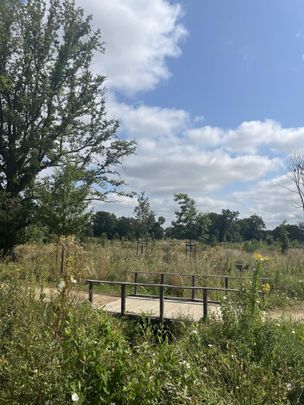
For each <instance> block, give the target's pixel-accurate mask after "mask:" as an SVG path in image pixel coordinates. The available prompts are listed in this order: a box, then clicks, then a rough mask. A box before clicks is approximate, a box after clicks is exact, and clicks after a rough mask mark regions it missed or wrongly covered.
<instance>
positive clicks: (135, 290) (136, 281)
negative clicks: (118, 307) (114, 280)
mask: <svg viewBox="0 0 304 405" xmlns="http://www.w3.org/2000/svg"><path fill="white" fill-rule="evenodd" d="M134 283H138V273H137V271H136V272H135V273H134ZM134 295H137V285H135V286H134Z"/></svg>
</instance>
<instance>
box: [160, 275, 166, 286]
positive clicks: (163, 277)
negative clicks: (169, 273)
mask: <svg viewBox="0 0 304 405" xmlns="http://www.w3.org/2000/svg"><path fill="white" fill-rule="evenodd" d="M160 284H165V274H164V273H160Z"/></svg>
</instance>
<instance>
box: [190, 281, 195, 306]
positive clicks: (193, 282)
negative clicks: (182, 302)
mask: <svg viewBox="0 0 304 405" xmlns="http://www.w3.org/2000/svg"><path fill="white" fill-rule="evenodd" d="M191 278H192V287H195V275H192V276H191ZM194 300H195V288H192V301H194Z"/></svg>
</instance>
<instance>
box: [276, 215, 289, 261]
mask: <svg viewBox="0 0 304 405" xmlns="http://www.w3.org/2000/svg"><path fill="white" fill-rule="evenodd" d="M278 234H279V235H278V236H279V242H280V247H281V252H282V254H285V253H287V251H288V248H289V237H288V230H287V226H286V221H284V222H282V224H281V225H280V226H279V232H278Z"/></svg>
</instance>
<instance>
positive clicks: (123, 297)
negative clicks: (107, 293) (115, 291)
mask: <svg viewBox="0 0 304 405" xmlns="http://www.w3.org/2000/svg"><path fill="white" fill-rule="evenodd" d="M125 313H126V284H121V309H120V314H121V315H122V316H124V315H125Z"/></svg>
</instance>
